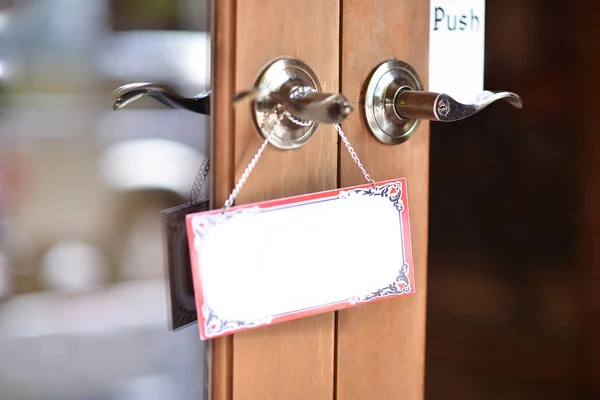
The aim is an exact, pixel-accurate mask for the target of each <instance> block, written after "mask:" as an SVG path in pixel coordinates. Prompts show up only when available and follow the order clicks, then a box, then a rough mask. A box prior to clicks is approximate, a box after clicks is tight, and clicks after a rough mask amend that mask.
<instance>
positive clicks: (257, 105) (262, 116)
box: [252, 57, 321, 150]
mask: <svg viewBox="0 0 600 400" xmlns="http://www.w3.org/2000/svg"><path fill="white" fill-rule="evenodd" d="M254 86H255V87H268V88H269V89H271V90H273V91H281V92H282V93H283V94H285V95H288V94H289V93H290V92H291V91H292V90H294V89H295V88H297V87H300V86H309V87H311V88H313V89H315V90H316V91H318V92H320V91H321V85H320V84H319V80H318V79H317V76H316V74H315V73H314V71H313V70H312V69H311V68H310V67H309V66H308V65H306V64H305V63H303V62H302V61H300V60H297V59H294V58H289V57H283V58H278V59H275V60H273V61H271V62H270V63H269V64H267V65H266V66H265V67H264V68H263V69H262V70H261V72H260V73H259V74H258V78H257V79H256V82H255V83H254ZM275 107H277V104H274V103H273V102H272V100H269V99H265V100H257V101H255V102H252V110H253V113H252V116H253V121H254V125H255V126H256V129H257V130H258V132H259V133H260V134H261V135H262V136H263V137H264V138H266V137H267V136H268V135H269V133H270V131H269V129H268V128H267V127H266V126H265V122H266V121H267V118H269V117H271V118H272V116H273V110H274V108H275ZM317 126H318V124H317V123H315V122H313V123H311V124H310V125H308V126H299V125H297V124H294V123H293V122H291V121H289V120H287V119H285V118H284V119H283V120H282V122H281V123H280V124H277V125H276V127H275V133H274V134H273V135H272V136H271V138H270V139H269V142H270V143H271V144H272V145H273V146H275V147H276V148H278V149H282V150H291V149H297V148H299V147H301V146H302V145H304V144H305V143H306V142H307V141H308V140H309V139H310V138H311V137H312V136H313V134H314V133H315V130H316V129H317Z"/></svg>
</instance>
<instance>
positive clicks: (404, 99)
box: [363, 60, 523, 144]
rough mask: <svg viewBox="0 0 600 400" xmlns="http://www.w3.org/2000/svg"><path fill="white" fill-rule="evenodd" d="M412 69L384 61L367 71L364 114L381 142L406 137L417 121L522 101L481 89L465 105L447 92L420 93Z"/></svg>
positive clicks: (451, 119) (463, 115)
mask: <svg viewBox="0 0 600 400" xmlns="http://www.w3.org/2000/svg"><path fill="white" fill-rule="evenodd" d="M422 89H423V86H422V84H421V80H420V78H419V76H418V74H417V73H416V71H415V70H414V69H413V68H412V67H411V66H410V65H408V64H407V63H404V62H402V61H398V60H388V61H385V62H383V63H381V64H379V65H378V66H377V67H376V68H375V69H374V70H373V72H372V73H371V75H370V77H369V79H368V83H367V86H366V89H365V92H364V109H363V111H364V117H365V120H366V122H367V126H368V127H369V130H370V131H371V134H373V136H374V137H375V138H376V139H377V140H379V141H380V142H382V143H385V144H398V143H402V142H404V141H406V140H408V139H409V138H410V136H411V135H412V133H413V132H414V131H415V129H416V128H417V126H418V125H419V121H420V120H422V119H424V120H429V121H438V122H454V121H459V120H461V119H464V118H467V117H470V116H472V115H473V114H475V113H477V112H479V111H481V110H483V109H484V108H486V107H487V106H488V105H490V104H492V103H493V102H495V101H497V100H501V99H505V100H507V101H508V102H509V103H510V104H511V105H513V106H515V107H516V108H522V106H523V102H522V100H521V98H520V97H519V96H518V95H516V94H515V93H511V92H498V93H493V92H489V91H485V92H483V93H482V94H481V95H479V96H478V97H477V99H476V100H475V101H474V102H472V103H469V104H462V103H459V102H458V101H456V100H454V99H453V98H452V97H450V96H449V95H447V94H440V93H432V92H424V91H423V90H422Z"/></svg>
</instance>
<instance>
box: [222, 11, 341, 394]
mask: <svg viewBox="0 0 600 400" xmlns="http://www.w3.org/2000/svg"><path fill="white" fill-rule="evenodd" d="M225 3H229V4H225ZM225 3H224V4H221V2H220V1H219V2H215V5H214V6H215V7H217V8H221V7H233V8H234V9H235V68H234V70H233V71H231V75H230V76H232V77H235V91H241V90H245V89H248V88H250V87H252V85H253V84H254V81H255V79H256V77H257V74H258V72H259V71H260V70H261V69H262V68H263V66H264V65H265V64H267V63H269V62H270V61H271V60H272V59H274V58H276V57H280V56H291V57H295V58H298V59H300V60H302V61H304V62H305V63H307V64H308V65H309V66H310V67H311V68H312V69H313V70H314V71H315V72H316V74H317V76H318V77H319V80H320V82H321V86H322V88H323V90H324V91H334V92H338V91H339V87H338V84H339V20H340V15H339V1H338V0H311V1H299V0H291V1H290V0H288V1H286V2H285V4H283V2H281V1H274V0H252V1H245V0H244V1H242V0H239V1H237V2H235V4H233V2H231V1H229V2H225ZM217 14H218V13H217ZM217 22H218V21H217ZM221 28H224V27H221ZM214 29H216V30H218V31H219V32H220V28H219V26H214ZM216 50H217V54H218V51H219V50H218V49H216ZM221 61H222V62H223V63H226V62H227V61H226V60H224V59H221ZM218 62H219V61H217V63H218ZM229 62H231V59H229ZM222 66H223V67H224V68H225V70H226V67H227V65H225V64H223V65H222ZM219 67H220V66H219V65H215V69H214V70H213V73H214V74H217V75H219V74H222V72H221V70H220V69H219ZM224 79H225V78H224ZM213 90H214V91H215V93H217V92H218V91H219V90H220V88H219V87H218V86H215V87H213ZM234 111H235V116H234V118H233V122H232V125H233V127H235V129H234V130H235V133H234V134H233V135H232V134H231V132H232V131H231V129H220V128H222V127H223V125H220V126H219V125H218V122H217V125H216V126H215V128H214V130H215V132H214V136H215V137H216V136H219V135H227V136H229V138H230V139H231V138H233V149H234V150H233V151H234V152H233V154H234V159H233V160H228V157H229V155H228V156H227V157H226V158H227V159H226V160H225V161H223V160H220V159H219V158H220V156H221V151H229V148H230V147H229V146H225V145H224V146H223V147H220V148H216V149H217V150H216V151H217V154H216V155H215V157H214V162H215V163H219V164H223V163H229V164H230V165H232V166H234V171H235V172H234V181H235V180H237V179H239V177H240V176H241V175H242V173H243V171H244V169H245V168H246V166H247V165H248V163H249V161H250V160H251V158H252V157H253V156H254V154H255V153H256V151H257V150H258V148H259V146H260V144H261V143H262V138H261V137H260V136H259V135H258V134H257V132H256V131H255V129H254V127H253V125H252V119H251V114H250V106H249V104H248V103H245V104H244V103H242V104H239V105H236V108H235V110H234ZM222 117H223V118H226V117H227V116H225V115H222ZM215 119H216V118H215ZM229 127H230V126H229ZM230 128H231V127H230ZM224 140H225V139H224ZM228 154H229V153H228ZM221 168H222V169H221V170H220V171H221V172H222V175H221V174H220V175H218V176H217V177H216V181H215V183H214V184H215V185H216V186H217V188H215V192H214V193H215V195H216V196H215V198H216V199H218V200H219V201H221V200H224V199H223V197H222V195H223V194H224V191H223V190H222V188H224V187H228V189H227V191H228V190H230V189H231V185H232V182H229V181H228V180H229V177H228V176H227V174H226V173H225V172H223V171H225V170H226V168H227V166H226V165H222V166H221ZM218 172H219V171H217V173H218ZM336 179H337V136H336V133H335V130H334V129H333V128H332V127H331V126H320V127H319V128H318V130H317V132H316V133H315V135H314V136H313V138H312V139H311V140H310V141H309V142H308V143H307V144H306V145H305V146H303V147H302V148H300V149H298V150H294V151H281V150H277V149H275V148H273V147H271V146H269V147H268V148H267V149H266V151H265V152H264V154H263V156H262V158H261V159H260V162H259V163H258V165H257V166H256V169H255V170H254V172H253V173H252V174H251V176H250V178H249V179H248V181H247V182H246V184H245V186H244V188H243V189H242V191H241V193H240V195H239V196H238V199H237V202H236V204H244V203H248V202H252V201H258V200H266V199H273V198H279V197H286V196H291V195H296V194H302V193H310V192H317V191H322V190H326V189H332V188H335V186H336ZM265 245H267V246H268V244H265ZM298 245H299V251H303V249H302V244H301V243H299V244H298ZM290 284H293V275H292V276H290ZM307 289H308V288H307ZM334 340H335V338H334V314H333V313H328V314H324V315H320V316H317V317H313V318H307V319H303V320H299V321H293V322H290V323H283V324H280V325H274V326H271V327H266V328H261V329H257V330H253V331H249V332H245V333H240V334H236V335H234V336H233V342H232V344H231V345H229V346H228V345H226V342H225V341H221V342H217V343H216V345H215V356H216V357H217V358H220V357H223V359H222V360H217V359H215V365H214V367H213V369H214V371H215V378H216V376H217V375H216V374H217V372H220V371H225V370H226V368H224V367H223V366H224V365H226V364H227V361H226V360H227V358H228V357H231V360H232V362H233V365H232V368H231V371H230V373H229V376H228V378H227V379H226V378H223V379H215V380H214V384H219V383H222V382H227V380H228V379H229V381H230V384H231V388H232V391H231V393H227V390H225V389H223V388H221V387H219V388H220V389H218V388H215V394H217V393H219V394H221V393H222V394H223V395H224V396H226V397H221V398H223V399H228V398H231V397H227V396H233V397H232V398H234V399H236V400H237V399H332V398H333V387H334V371H333V363H334ZM223 347H224V348H223Z"/></svg>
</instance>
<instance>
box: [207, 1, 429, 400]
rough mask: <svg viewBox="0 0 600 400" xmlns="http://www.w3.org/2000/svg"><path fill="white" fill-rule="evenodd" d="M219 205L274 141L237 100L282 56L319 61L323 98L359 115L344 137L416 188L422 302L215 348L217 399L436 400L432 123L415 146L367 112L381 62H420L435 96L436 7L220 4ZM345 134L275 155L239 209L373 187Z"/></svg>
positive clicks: (317, 319)
mask: <svg viewBox="0 0 600 400" xmlns="http://www.w3.org/2000/svg"><path fill="white" fill-rule="evenodd" d="M212 13H213V20H212V34H213V47H212V51H213V68H212V79H213V82H212V90H213V100H212V102H213V103H212V105H211V109H212V110H213V111H212V112H213V115H212V132H213V135H212V146H213V147H212V152H213V153H212V160H213V161H212V166H213V171H212V198H211V201H212V203H213V206H214V207H219V206H220V205H222V204H223V202H224V201H225V199H226V198H227V197H228V195H229V193H230V192H231V190H232V188H233V186H234V184H235V182H236V181H237V179H239V177H240V176H241V174H242V173H243V171H244V169H245V168H246V166H247V164H248V162H249V161H250V159H251V158H252V157H253V155H254V153H255V152H256V150H257V149H258V147H259V146H260V143H261V141H262V140H261V138H260V136H259V135H258V134H257V133H256V132H255V130H254V127H253V124H252V119H251V115H250V109H249V107H248V106H243V105H241V106H239V105H238V106H236V107H235V109H234V108H233V105H232V103H231V98H232V96H233V94H234V93H236V92H238V91H241V90H244V89H247V88H250V87H251V86H252V85H253V83H254V80H255V78H256V75H257V74H258V72H259V71H260V69H261V68H262V67H263V66H264V65H265V64H267V63H268V62H269V61H271V60H272V59H274V58H276V57H279V56H291V57H294V58H297V59H300V60H302V61H304V62H305V63H307V64H308V65H309V66H310V67H311V68H312V69H313V70H314V71H315V72H316V74H317V75H318V77H319V80H320V82H321V86H322V90H323V91H325V92H342V93H343V94H344V95H346V97H347V98H348V99H349V100H350V101H352V102H357V104H355V111H354V112H353V113H352V114H351V116H350V117H349V118H348V119H347V120H346V121H345V122H344V123H343V125H342V126H343V128H344V130H345V131H346V134H347V136H348V138H349V139H350V141H351V142H352V143H353V145H354V147H355V149H356V152H357V153H358V155H359V156H360V157H361V160H362V162H363V164H364V165H365V167H366V168H367V169H368V170H369V172H370V174H371V176H372V177H373V178H374V179H375V180H377V181H381V180H384V179H390V178H397V177H406V178H407V184H408V194H409V208H410V213H411V214H410V219H411V229H412V246H413V256H414V266H415V279H416V284H417V289H416V291H417V293H416V294H415V295H411V296H406V297H399V298H396V299H392V300H385V301H381V302H377V303H373V304H369V305H365V306H358V307H354V308H351V309H348V310H344V311H341V312H335V313H334V312H332V313H327V314H322V315H318V316H314V317H310V318H306V319H301V320H297V321H292V322H287V323H282V324H278V325H274V326H270V327H266V328H260V329H255V330H252V331H248V332H243V333H238V334H234V335H231V336H228V337H224V338H219V339H216V340H214V341H213V342H212V344H211V351H212V366H211V378H210V384H211V392H212V393H211V395H212V398H214V399H215V400H226V399H236V400H238V399H290V400H291V399H302V400H305V399H311V400H312V399H315V400H316V399H343V400H346V399H369V398H381V399H419V398H423V377H424V359H425V358H424V355H425V299H426V278H427V277H426V263H427V205H428V172H429V170H428V165H429V159H428V157H429V126H428V124H426V123H421V125H420V128H419V129H418V131H417V132H416V133H415V134H414V135H413V137H412V138H411V139H410V140H409V141H408V142H406V143H404V144H401V145H395V146H390V145H383V144H380V143H379V142H377V141H376V140H375V139H373V138H372V137H371V136H370V134H369V133H368V131H367V129H366V127H365V124H364V122H363V120H362V117H361V113H360V105H359V104H358V102H359V98H360V93H361V87H362V86H363V85H364V83H365V80H366V78H367V76H368V74H369V72H370V71H371V70H372V69H373V68H374V67H375V66H376V65H377V64H379V63H380V62H382V61H384V60H387V59H392V58H396V59H399V60H402V61H405V62H408V63H409V64H411V65H412V66H413V67H414V68H415V69H416V70H417V72H418V73H419V74H420V76H421V78H422V79H423V81H424V84H425V88H426V87H427V86H426V84H427V69H428V27H429V22H428V21H429V18H428V16H429V1H428V0H402V1H398V0H372V1H365V0H310V1H307V0H305V1H300V0H286V1H274V0H218V1H213V3H212ZM362 179H363V177H362V175H361V173H360V170H359V169H358V168H357V167H356V165H355V164H354V162H353V160H352V159H351V158H350V157H349V156H348V154H347V152H346V150H345V148H344V147H343V146H340V143H339V140H338V136H337V134H336V132H335V130H334V128H333V126H331V125H323V124H321V125H320V126H319V128H318V130H317V132H316V134H315V136H314V137H313V138H312V139H311V140H310V141H309V142H308V143H307V144H306V145H304V146H303V147H301V148H300V149H298V150H292V151H281V150H276V149H274V148H268V149H267V151H265V153H264V154H263V156H262V158H261V159H260V162H259V163H258V165H257V167H256V168H255V170H254V172H253V173H252V174H251V175H250V178H249V180H248V181H247V183H246V184H245V186H244V189H243V190H242V191H241V193H240V195H239V196H238V198H237V204H243V203H247V202H252V201H259V200H267V199H273V198H279V197H285V196H291V195H297V194H303V193H310V192H316V191H322V190H326V189H333V188H336V187H344V186H349V185H354V184H358V183H362V182H363V181H362Z"/></svg>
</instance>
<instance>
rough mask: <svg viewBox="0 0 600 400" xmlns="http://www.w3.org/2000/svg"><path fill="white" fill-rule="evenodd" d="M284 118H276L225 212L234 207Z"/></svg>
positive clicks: (228, 200) (227, 203)
mask: <svg viewBox="0 0 600 400" xmlns="http://www.w3.org/2000/svg"><path fill="white" fill-rule="evenodd" d="M283 118H284V116H283V114H281V115H279V116H277V118H274V119H275V122H274V123H272V126H271V129H270V131H271V132H270V133H269V134H268V135H267V137H266V138H265V140H264V141H263V143H262V145H261V146H260V148H259V149H258V151H257V152H256V154H255V155H254V157H252V160H250V163H249V164H248V166H247V167H246V169H245V170H244V173H243V174H242V176H241V177H240V179H239V181H238V183H237V184H236V185H235V188H234V189H233V191H232V192H231V194H230V195H229V198H228V199H227V200H226V201H225V204H224V205H223V212H224V211H225V210H227V209H228V208H229V207H231V206H232V205H233V202H234V201H235V198H236V197H237V196H238V194H239V193H240V190H242V186H244V184H245V183H246V181H247V180H248V177H249V176H250V173H251V172H252V170H253V169H254V167H255V166H256V163H257V162H258V160H259V158H260V156H262V153H263V152H264V151H265V148H266V147H267V145H268V144H269V140H270V139H271V136H273V135H274V134H275V127H276V126H277V124H279V123H280V122H281V120H282V119H283Z"/></svg>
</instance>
